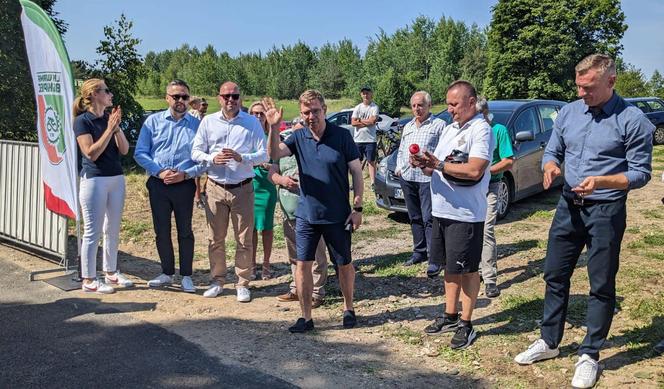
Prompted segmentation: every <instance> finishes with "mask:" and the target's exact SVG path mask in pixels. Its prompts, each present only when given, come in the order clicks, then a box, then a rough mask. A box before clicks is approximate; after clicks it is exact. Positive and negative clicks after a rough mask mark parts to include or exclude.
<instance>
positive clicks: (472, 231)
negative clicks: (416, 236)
mask: <svg viewBox="0 0 664 389" xmlns="http://www.w3.org/2000/svg"><path fill="white" fill-rule="evenodd" d="M483 244H484V222H477V223H468V222H460V221H457V220H450V219H443V218H438V217H435V216H434V217H433V226H432V231H431V253H430V256H431V262H435V263H444V264H445V273H449V274H465V273H474V272H476V271H478V269H479V266H480V261H481V259H482V246H483Z"/></svg>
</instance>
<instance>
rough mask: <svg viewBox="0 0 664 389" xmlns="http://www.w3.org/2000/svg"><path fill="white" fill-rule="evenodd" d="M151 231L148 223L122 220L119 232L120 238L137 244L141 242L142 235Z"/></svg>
mask: <svg viewBox="0 0 664 389" xmlns="http://www.w3.org/2000/svg"><path fill="white" fill-rule="evenodd" d="M151 229H152V225H151V224H150V223H148V222H143V221H136V220H130V219H125V218H122V223H121V225H120V230H121V231H122V236H123V237H124V238H126V239H128V240H130V241H133V242H138V241H140V240H142V239H141V238H142V237H143V234H144V233H146V232H147V231H150V230H151Z"/></svg>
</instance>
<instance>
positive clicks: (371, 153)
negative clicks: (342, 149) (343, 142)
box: [355, 142, 378, 162]
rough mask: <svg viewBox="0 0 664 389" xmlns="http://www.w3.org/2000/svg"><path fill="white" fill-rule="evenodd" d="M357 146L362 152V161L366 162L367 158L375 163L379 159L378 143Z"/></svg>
mask: <svg viewBox="0 0 664 389" xmlns="http://www.w3.org/2000/svg"><path fill="white" fill-rule="evenodd" d="M355 144H356V145H357V150H358V151H359V152H360V161H364V159H365V158H366V159H367V161H369V162H374V161H375V160H376V158H377V157H378V152H377V150H378V146H376V142H370V143H355Z"/></svg>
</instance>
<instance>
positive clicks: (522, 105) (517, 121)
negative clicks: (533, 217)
mask: <svg viewBox="0 0 664 389" xmlns="http://www.w3.org/2000/svg"><path fill="white" fill-rule="evenodd" d="M563 105H565V103H564V102H562V101H555V100H496V101H489V109H490V111H491V113H492V114H493V121H494V123H500V124H503V125H505V126H506V127H507V129H508V131H509V134H510V137H511V138H512V147H513V148H514V154H515V156H514V164H513V166H512V169H511V170H510V171H507V172H505V174H504V176H503V179H502V181H501V187H500V192H499V196H498V205H497V207H498V218H499V219H500V218H503V217H505V215H507V213H508V211H509V207H510V204H511V203H513V202H515V201H519V200H521V199H524V198H526V197H528V196H532V195H534V194H537V193H540V192H542V191H543V190H544V188H543V186H542V170H541V164H542V155H543V154H544V148H545V147H546V145H547V143H548V141H549V137H550V136H551V132H552V130H553V122H554V120H555V119H556V116H557V115H558V112H559V111H560V108H562V106H563ZM441 114H442V113H441ZM439 115H440V114H439ZM448 115H449V114H448ZM446 121H447V122H448V123H449V121H450V120H449V116H448V120H446ZM396 157H397V152H394V153H392V154H390V155H389V156H388V157H387V158H384V159H383V160H382V161H381V162H380V164H379V167H378V171H377V173H376V184H375V192H376V204H377V205H378V206H379V207H381V208H385V209H388V210H390V211H394V212H407V210H406V203H405V201H404V197H403V192H402V191H401V186H400V185H399V180H398V178H397V177H396V176H395V175H394V169H395V168H396ZM562 183H563V180H562V177H558V178H557V179H556V181H554V186H559V185H562Z"/></svg>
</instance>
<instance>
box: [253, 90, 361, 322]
mask: <svg viewBox="0 0 664 389" xmlns="http://www.w3.org/2000/svg"><path fill="white" fill-rule="evenodd" d="M264 104H265V105H266V108H267V109H268V110H267V113H266V116H267V118H268V121H269V122H270V124H271V126H270V135H269V141H268V153H269V155H270V157H271V158H272V160H273V161H278V160H279V158H281V157H287V156H290V155H294V156H295V158H296V159H297V163H298V171H299V180H300V193H301V194H300V200H299V204H298V208H297V211H296V213H295V217H296V222H295V235H296V238H295V242H296V245H297V270H296V272H295V284H296V287H297V291H298V297H299V299H300V308H301V309H302V316H303V317H301V318H299V319H298V320H297V322H296V323H295V325H293V326H292V327H290V328H289V329H288V330H289V331H290V332H294V333H295V332H307V331H311V330H313V329H314V322H313V320H312V319H311V294H312V289H313V279H312V275H311V266H312V264H313V261H314V259H315V253H316V246H318V241H319V240H320V237H321V235H322V236H323V238H324V239H325V242H326V244H327V248H328V251H329V253H330V258H331V259H332V261H333V263H335V264H336V265H337V266H338V274H339V286H340V287H341V292H342V293H343V296H344V314H343V326H344V328H352V327H354V326H355V325H356V324H357V319H356V318H355V311H354V310H353V289H354V284H355V269H354V268H353V265H352V264H351V260H352V259H351V254H350V244H351V236H350V235H351V232H352V231H354V230H356V229H358V228H359V227H360V224H361V223H362V194H363V192H364V183H363V180H362V167H361V165H360V160H359V157H360V154H359V152H358V150H357V146H355V142H354V141H353V137H352V136H351V135H350V134H349V133H348V130H346V129H344V128H341V127H338V126H335V125H332V124H330V123H328V122H326V121H325V111H326V110H327V107H326V105H325V99H324V98H323V95H321V94H320V92H318V91H315V90H307V91H305V92H304V93H302V95H300V114H301V115H302V119H304V124H305V128H303V129H301V130H297V131H295V132H294V133H293V135H291V136H290V137H288V139H286V140H285V141H284V142H281V141H280V139H279V130H278V128H279V123H280V122H281V116H282V114H283V109H281V110H277V109H276V108H275V107H274V104H273V103H271V102H269V101H266V102H264ZM349 171H350V173H351V175H352V177H353V192H354V193H353V209H352V210H351V208H350V204H349V203H348V192H349V185H348V172H349Z"/></svg>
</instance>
